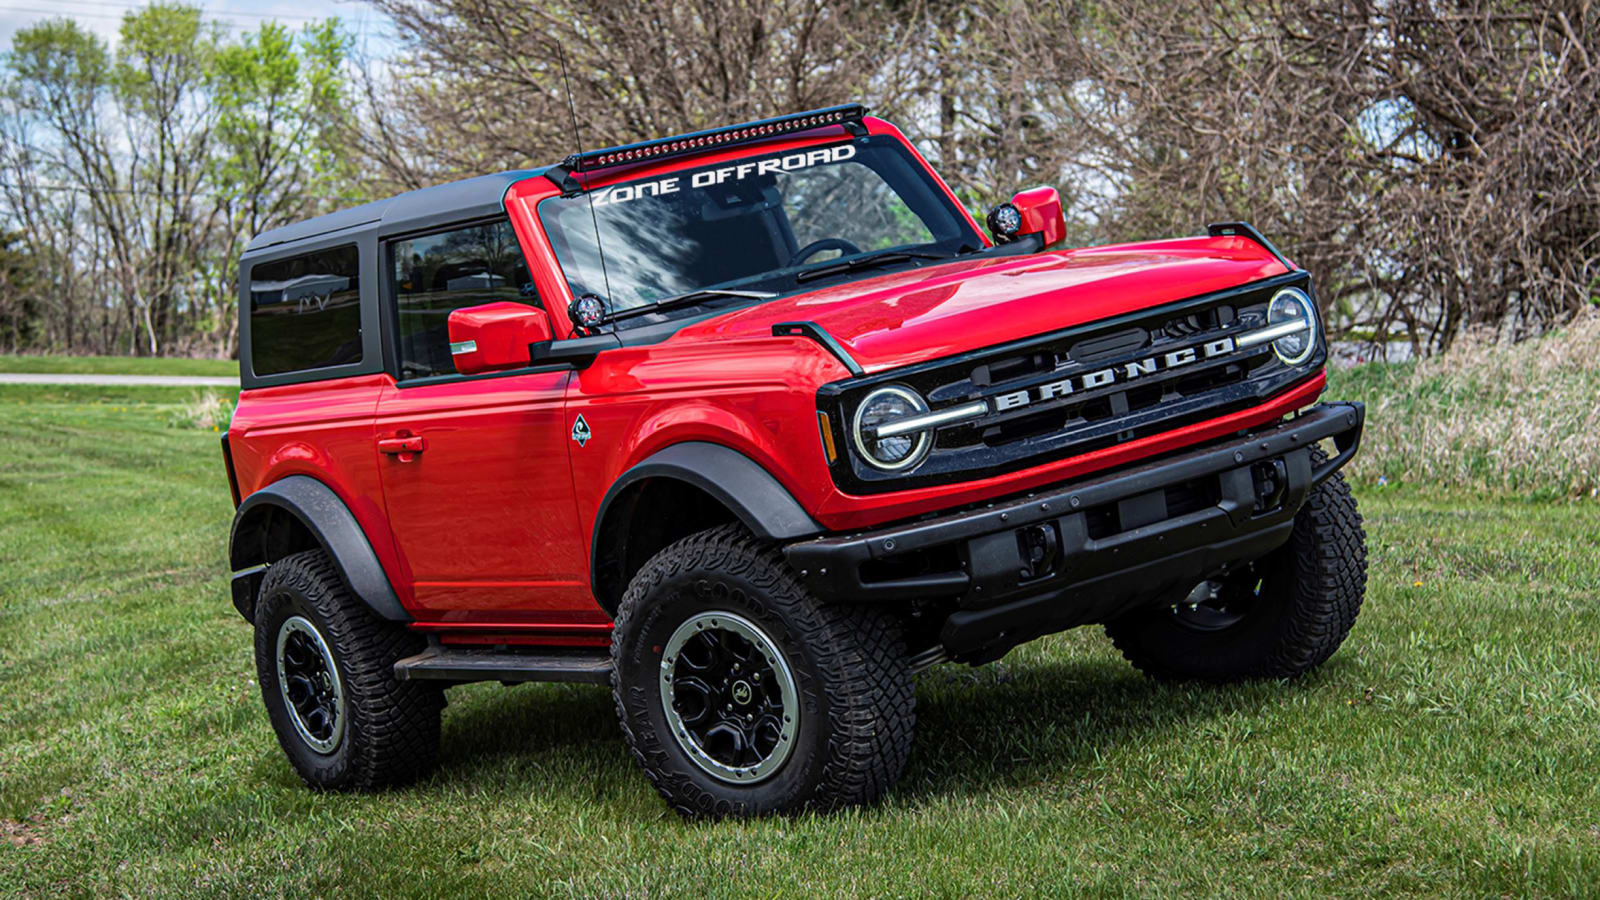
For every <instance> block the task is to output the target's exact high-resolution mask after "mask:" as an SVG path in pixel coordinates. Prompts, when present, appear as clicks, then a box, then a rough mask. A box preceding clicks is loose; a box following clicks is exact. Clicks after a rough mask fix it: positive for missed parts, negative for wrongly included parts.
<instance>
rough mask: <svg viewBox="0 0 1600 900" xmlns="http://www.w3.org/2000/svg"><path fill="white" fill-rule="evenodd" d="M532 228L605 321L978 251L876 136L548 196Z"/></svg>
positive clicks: (907, 159)
mask: <svg viewBox="0 0 1600 900" xmlns="http://www.w3.org/2000/svg"><path fill="white" fill-rule="evenodd" d="M591 200H593V204H594V205H593V211H592V213H591V208H590V201H591ZM539 219H540V221H541V222H542V223H543V224H544V228H545V231H546V233H548V234H549V236H550V242H551V244H552V245H553V247H554V248H555V252H556V257H557V259H558V260H559V261H560V263H561V268H562V272H563V274H564V275H565V276H566V279H567V284H568V286H569V287H571V289H572V294H573V296H578V295H580V294H585V293H592V294H596V295H598V296H600V297H601V298H602V299H603V300H604V301H605V303H606V306H607V311H608V312H611V313H618V312H624V311H626V310H629V309H636V308H638V307H642V306H645V305H647V304H649V303H652V302H654V301H658V300H663V299H666V298H669V297H677V296H679V295H683V294H687V293H691V292H694V291H700V290H705V289H708V288H710V289H715V288H728V289H735V290H742V291H767V292H772V293H783V292H787V291H792V290H794V289H795V288H796V287H797V286H798V282H797V280H796V279H797V276H800V278H801V280H804V275H803V273H805V272H807V271H808V270H817V269H820V268H823V267H825V266H837V265H838V261H839V260H840V259H841V258H845V259H850V258H862V257H871V256H873V255H875V254H883V253H884V251H891V250H913V251H918V253H917V254H916V255H914V256H912V257H911V258H910V259H906V258H904V257H896V258H892V259H885V262H886V263H889V262H897V263H904V264H917V263H919V262H922V261H925V260H924V258H925V257H931V256H953V255H954V254H955V253H957V252H959V251H961V250H962V249H963V248H965V249H968V250H975V249H978V248H981V247H982V246H983V243H982V239H981V238H980V237H979V236H978V234H977V232H975V231H974V230H973V229H972V226H971V225H970V224H969V223H968V222H967V220H966V219H965V218H964V217H963V216H962V215H961V212H960V210H959V209H958V208H957V207H956V206H955V205H954V204H953V203H951V202H950V199H949V198H948V197H947V196H946V195H945V193H944V191H943V190H942V189H941V188H940V186H939V185H938V184H937V183H936V182H935V181H934V180H933V179H932V178H931V177H930V176H929V174H928V172H927V170H926V169H924V168H923V167H922V166H921V165H920V164H919V163H918V162H917V161H916V160H915V159H914V158H912V156H911V154H910V153H908V152H907V151H906V148H905V147H904V145H902V144H901V143H900V142H899V141H898V140H895V139H894V138H893V137H890V136H887V135H877V136H874V137H871V138H868V139H867V140H866V141H864V142H863V141H856V142H844V143H839V144H834V145H831V146H824V147H816V148H809V149H806V150H796V151H792V152H790V153H779V154H768V155H763V156H751V157H748V158H746V159H740V160H738V161H735V162H725V163H722V164H721V165H715V166H706V167H703V168H696V169H686V170H683V171H680V172H675V173H673V174H671V175H654V176H651V177H649V178H644V179H640V180H637V181H630V182H625V183H622V184H617V185H611V186H608V187H605V188H600V189H598V190H595V191H593V192H591V193H589V194H586V195H580V196H577V197H551V198H549V199H546V200H544V201H543V202H541V203H540V204H539ZM597 225H598V229H599V234H600V239H601V241H602V242H603V250H604V259H605V268H604V271H603V272H602V270H601V253H600V252H599V251H598V250H597V248H596V244H595V231H596V226H597ZM864 261H865V262H868V263H870V260H864ZM850 271H856V270H855V269H854V268H852V269H850ZM860 271H861V272H862V273H863V274H873V273H874V272H877V271H882V270H881V269H877V268H875V267H865V266H864V267H863V268H862V269H861V270H860ZM813 274H816V273H815V272H813ZM608 284H609V290H608ZM716 299H717V298H709V299H708V300H707V301H706V302H715V300H716ZM721 299H722V300H723V302H749V301H748V298H721Z"/></svg>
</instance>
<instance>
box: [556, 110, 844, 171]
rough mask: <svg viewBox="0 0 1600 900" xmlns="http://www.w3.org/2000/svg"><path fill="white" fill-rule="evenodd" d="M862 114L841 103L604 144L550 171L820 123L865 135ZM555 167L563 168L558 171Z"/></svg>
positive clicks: (680, 151)
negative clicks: (723, 125) (657, 137)
mask: <svg viewBox="0 0 1600 900" xmlns="http://www.w3.org/2000/svg"><path fill="white" fill-rule="evenodd" d="M866 114H867V108H866V107H864V106H862V105H861V104H859V103H846V104H844V105H842V106H829V107H826V108H824V109H813V110H810V111H808V112H803V113H794V114H793V115H788V116H778V117H776V118H772V119H761V120H759V121H756V122H745V123H743V124H741V125H729V126H727V127H725V128H712V129H710V130H708V131H696V132H694V133H693V134H680V135H677V136H675V137H667V138H660V139H658V140H654V141H640V142H639V143H637V144H623V145H621V146H619V147H607V148H605V149H604V150H588V151H585V152H582V153H574V154H572V155H571V156H569V157H567V158H566V159H565V160H564V161H562V163H561V165H560V166H558V167H557V168H556V169H551V170H550V174H551V175H553V176H556V180H558V181H559V180H560V179H561V178H563V177H564V176H565V175H566V174H567V173H570V172H593V171H595V170H597V169H608V168H611V167H612V166H621V165H627V164H628V163H635V162H642V161H644V160H658V159H667V158H669V157H674V156H686V155H688V154H690V153H699V152H701V151H703V150H710V149H713V148H716V147H726V146H729V145H732V144H742V143H746V142H748V141H756V140H761V139H763V138H769V137H774V136H776V135H781V134H793V133H795V132H797V131H807V130H809V129H812V128H821V127H823V126H824V125H843V126H845V128H846V129H848V130H849V131H851V132H852V133H854V134H865V133H866V130H865V129H864V128H862V127H861V118H862V117H863V116H865V115H866ZM557 169H559V170H564V171H560V172H558V171H557Z"/></svg>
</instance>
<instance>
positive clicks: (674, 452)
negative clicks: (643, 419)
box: [589, 441, 824, 598]
mask: <svg viewBox="0 0 1600 900" xmlns="http://www.w3.org/2000/svg"><path fill="white" fill-rule="evenodd" d="M650 478H668V479H674V480H677V481H682V482H685V483H687V484H689V485H692V486H694V487H696V488H699V489H700V490H702V491H705V492H706V493H707V494H709V495H711V497H712V498H713V499H715V500H716V501H717V502H719V503H721V504H722V505H723V506H725V507H727V508H728V510H729V511H730V512H732V513H733V514H734V516H735V517H736V518H738V520H739V521H740V522H742V523H744V526H745V527H746V528H748V529H750V531H751V533H752V534H754V535H755V536H756V537H759V538H763V539H765V540H769V541H792V540H796V539H798V538H803V537H811V536H813V535H817V534H821V533H822V532H823V530H824V529H823V527H822V526H821V525H818V524H817V522H816V520H815V519H813V518H811V514H810V513H807V512H806V510H805V507H803V506H801V505H800V502H799V501H798V500H796V499H794V495H793V494H790V493H789V490H788V488H785V487H784V486H783V484H782V482H780V481H778V479H776V478H774V477H773V476H772V473H770V472H768V471H767V470H766V469H764V468H762V467H761V464H760V463H758V462H756V461H755V460H753V459H751V458H750V457H748V456H745V455H744V454H743V453H740V452H739V451H737V450H734V449H732V448H729V447H725V446H723V445H721V444H713V443H711V442H709V441H684V442H682V443H678V444H673V445H672V446H670V447H667V448H665V449H663V450H658V451H656V452H655V453H652V454H651V455H650V456H647V457H645V458H644V459H643V460H640V461H639V462H638V463H637V464H636V465H634V466H633V468H631V469H628V470H627V471H626V472H623V473H622V474H621V475H620V476H618V477H617V480H616V481H615V482H612V484H611V487H610V488H609V489H607V490H606V494H605V496H604V497H603V498H601V500H600V509H599V511H598V512H596V513H595V517H594V529H593V531H592V533H591V535H590V539H589V585H590V588H591V589H592V590H594V591H595V596H596V598H598V597H599V595H600V571H599V564H600V560H601V558H602V554H601V549H602V548H601V546H600V542H601V540H602V538H603V536H604V534H605V526H606V524H607V522H606V516H607V514H608V513H610V512H611V506H612V503H613V501H615V500H616V499H617V498H618V497H619V496H621V495H622V494H623V493H624V492H626V491H627V490H628V488H630V487H632V486H633V485H636V484H638V483H639V482H641V481H644V480H646V479H650Z"/></svg>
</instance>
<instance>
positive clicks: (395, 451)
mask: <svg viewBox="0 0 1600 900" xmlns="http://www.w3.org/2000/svg"><path fill="white" fill-rule="evenodd" d="M427 446H428V445H427V442H425V441H423V439H422V435H420V434H412V435H405V436H402V437H386V438H378V452H379V453H388V454H390V455H392V456H395V457H398V458H399V460H400V461H401V462H410V461H411V460H412V459H414V458H416V455H417V454H418V453H421V452H422V451H423V449H424V448H426V447H427Z"/></svg>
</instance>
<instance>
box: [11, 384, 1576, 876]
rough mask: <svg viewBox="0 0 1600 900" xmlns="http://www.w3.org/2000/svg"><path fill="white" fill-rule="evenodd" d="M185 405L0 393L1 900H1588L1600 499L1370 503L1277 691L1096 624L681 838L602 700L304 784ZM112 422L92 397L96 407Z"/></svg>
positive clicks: (959, 673) (456, 706)
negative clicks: (1354, 616)
mask: <svg viewBox="0 0 1600 900" xmlns="http://www.w3.org/2000/svg"><path fill="white" fill-rule="evenodd" d="M191 393H192V392H190V391H186V390H183V389H150V388H141V389H137V390H132V389H130V390H124V391H121V392H119V393H117V394H115V395H111V396H108V397H107V396H104V392H103V390H102V389H77V388H48V389H47V388H38V387H27V388H18V387H0V893H9V892H20V893H23V894H32V895H39V896H44V895H51V896H54V895H56V894H60V893H68V894H113V893H114V894H135V895H142V894H151V893H184V894H191V893H192V894H215V895H226V896H237V895H241V894H253V895H262V896H267V895H271V896H276V895H295V896H299V895H327V894H339V895H345V894H350V895H374V896H389V895H415V894H467V893H471V894H474V895H492V896H500V895H525V894H534V895H543V894H579V895H592V894H596V893H605V894H626V895H630V896H644V895H652V896H654V895H661V894H666V895H677V894H681V895H706V894H708V895H725V894H740V893H754V894H758V895H763V896H768V895H775V894H784V895H803V896H809V895H813V894H818V893H827V892H838V893H848V894H852V895H857V894H873V895H905V894H937V895H946V896H959V895H972V894H985V895H1017V894H1025V893H1033V892H1034V891H1036V890H1039V889H1045V890H1051V891H1052V892H1055V893H1060V892H1063V891H1066V890H1072V891H1087V892H1091V893H1103V894H1137V895H1151V894H1157V895H1172V896H1177V895H1181V896H1201V897H1203V896H1210V895H1216V894H1219V893H1243V894H1250V895H1276V894H1284V893H1288V894H1300V895H1328V894H1338V895H1360V894H1369V893H1375V892H1395V893H1409V894H1425V895H1430V896H1434V895H1463V894H1470V895H1500V894H1525V893H1532V894H1544V895H1552V894H1554V895H1573V894H1588V893H1591V892H1593V891H1594V890H1595V887H1594V886H1595V884H1596V883H1597V880H1600V789H1597V775H1596V773H1597V772H1600V604H1597V603H1596V599H1597V597H1600V566H1596V565H1595V562H1596V558H1595V544H1596V541H1597V539H1600V504H1596V503H1594V502H1593V501H1579V502H1573V503H1547V504H1539V503H1531V502H1526V501H1519V500H1483V499H1478V498H1474V497H1471V496H1467V495H1460V496H1456V497H1452V498H1443V499H1441V498H1433V497H1426V496H1423V495H1421V494H1418V493H1416V492H1415V491H1414V490H1413V489H1412V488H1409V487H1408V488H1403V489H1399V490H1395V489H1386V490H1379V491H1374V490H1363V491H1362V492H1361V494H1360V500H1361V503H1362V509H1363V512H1364V513H1365V515H1366V517H1367V524H1368V531H1369V536H1370V542H1371V550H1372V580H1371V586H1370V590H1369V593H1368V598H1367V606H1366V609H1365V610H1364V611H1363V613H1362V616H1361V618H1360V620H1359V621H1358V623H1357V625H1356V628H1355V631H1354V633H1353V634H1352V635H1351V638H1350V640H1349V641H1348V642H1347V643H1346V645H1345V647H1344V649H1343V650H1341V651H1340V652H1339V654H1338V655H1336V656H1335V657H1334V658H1333V660H1332V661H1331V662H1330V663H1329V664H1328V665H1327V666H1325V667H1324V668H1323V669H1322V670H1321V671H1319V672H1318V673H1316V674H1315V675H1313V676H1312V677H1309V678H1307V679H1304V680H1302V681H1300V682H1297V683H1293V684H1279V683H1269V684H1254V685H1248V686H1244V687H1235V688H1207V687H1192V686H1171V685H1162V684H1157V683H1153V682H1150V681H1147V680H1145V679H1143V678H1141V677H1140V676H1138V675H1137V674H1136V673H1135V672H1134V671H1133V670H1132V669H1131V668H1130V667H1129V666H1127V665H1126V664H1124V663H1123V662H1122V661H1121V660H1120V659H1119V658H1118V657H1117V656H1116V654H1115V653H1114V652H1113V650H1112V649H1111V647H1110V644H1109V642H1108V641H1107V640H1106V639H1105V638H1104V637H1103V636H1102V635H1101V634H1100V633H1099V632H1098V631H1097V630H1092V629H1080V630H1078V631H1076V632H1071V633H1068V634H1065V635H1058V636H1055V637H1052V638H1048V639H1046V640H1044V641H1041V642H1037V643H1035V644H1033V645H1030V646H1027V647H1024V648H1021V649H1019V650H1017V651H1014V652H1013V653H1012V654H1011V655H1010V656H1009V657H1007V658H1006V659H1005V660H1004V661H1003V662H1002V663H1000V664H997V665H992V666H988V667H986V668H981V669H969V668H967V667H962V666H942V667H938V668H935V669H933V670H931V671H929V672H927V673H925V674H924V675H922V676H920V679H919V682H918V713H919V720H920V721H919V737H918V743H917V746H916V750H915V752H914V754H913V757H912V760H911V764H910V768H909V771H908V772H907V773H906V776H905V778H904V779H903V780H902V782H901V783H900V785H899V787H898V788H897V789H896V790H895V791H894V792H893V793H892V794H891V795H890V797H889V799H888V801H887V802H886V803H885V804H884V805H882V806H881V807H878V808H875V809H871V810H865V811H856V812H851V813H847V814H843V815H836V816H831V817H803V818H796V819H776V820H767V821H760V822H733V823H722V824H685V823H683V822H681V821H679V820H678V819H677V817H676V816H674V815H671V814H670V813H668V812H667V811H666V809H665V808H664V806H663V804H662V803H661V802H660V800H659V799H658V798H657V797H656V795H655V793H654V792H653V791H652V790H651V789H650V787H649V785H648V784H647V783H646V781H645V779H644V778H643V777H642V776H641V775H640V774H639V773H638V772H637V771H636V768H635V766H634V764H633V761H632V759H631V758H630V757H629V756H628V754H627V751H626V750H625V749H624V747H623V745H622V742H621V739H620V737H619V736H618V731H617V727H616V723H615V721H614V719H613V713H612V709H611V704H610V699H609V696H608V694H607V693H606V692H605V691H603V690H601V689H598V688H590V687H583V686H557V685H537V686H535V685H528V686H522V687H516V688H502V687H499V686H497V685H475V686H471V687H466V688H457V689H453V690H452V691H451V693H450V701H451V702H450V707H449V709H448V710H446V712H445V720H444V744H443V753H442V756H443V760H442V764H441V767H440V769H439V771H438V772H437V774H435V775H434V776H433V777H431V778H430V779H428V780H427V781H425V782H423V783H421V784H418V785H416V786H414V787H410V788H407V789H404V790H400V791H395V792H391V793H387V794H381V795H375V796H345V795H329V794H315V793H312V792H310V791H308V790H306V789H305V788H304V787H302V786H301V784H300V782H299V781H298V779H297V778H296V777H295V775H294V774H293V772H292V771H291V769H290V768H289V765H288V763H287V762H285V761H284V759H283V757H282V755H281V753H280V751H279V749H278V747H277V745H276V742H275V740H274V738H273V736H272V734H271V731H270V730H269V728H268V725H267V721H266V717H265V714H264V713H263V711H262V709H261V702H260V698H259V696H258V694H257V688H256V685H255V683H254V681H253V678H252V672H253V663H252V660H251V650H250V646H251V644H250V641H251V638H250V632H249V628H248V626H247V625H246V624H245V623H244V622H243V621H242V620H240V619H239V618H238V616H237V614H236V613H235V612H234V611H233V609H232V606H231V604H230V603H229V601H228V596H227V583H226V572H225V571H224V570H225V562H224V544H225V541H226V538H227V532H228V523H229V520H230V515H231V512H232V510H231V508H230V503H229V500H228V497H227V487H226V483H225V479H224V476H223V472H222V465H221V460H220V456H219V454H218V451H217V443H216V436H215V435H214V434H213V433H211V432H210V431H198V430H192V429H180V428H174V427H170V426H169V425H168V422H169V420H171V418H172V417H173V415H174V412H175V410H176V409H177V404H179V403H181V402H182V401H183V400H185V399H186V398H187V397H189V396H190V394H191ZM102 398H104V399H102Z"/></svg>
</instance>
